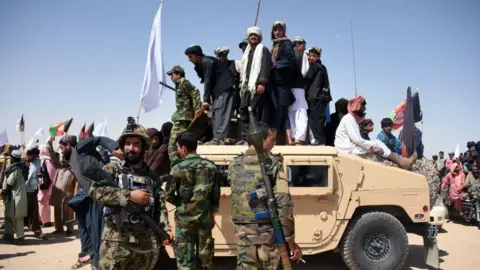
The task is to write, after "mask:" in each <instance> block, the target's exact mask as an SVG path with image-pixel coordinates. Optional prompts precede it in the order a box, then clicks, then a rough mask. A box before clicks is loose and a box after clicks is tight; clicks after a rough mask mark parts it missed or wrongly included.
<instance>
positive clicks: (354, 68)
mask: <svg viewBox="0 0 480 270" xmlns="http://www.w3.org/2000/svg"><path fill="white" fill-rule="evenodd" d="M350 34H351V36H352V56H353V78H354V80H355V96H357V95H358V92H357V68H356V65H355V45H354V43H353V24H352V20H350Z"/></svg>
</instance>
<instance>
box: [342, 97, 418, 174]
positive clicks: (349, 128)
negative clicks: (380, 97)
mask: <svg viewBox="0 0 480 270" xmlns="http://www.w3.org/2000/svg"><path fill="white" fill-rule="evenodd" d="M366 105H367V102H366V101H365V98H363V97H362V96H357V97H355V98H354V99H352V100H350V102H349V104H348V114H347V115H345V116H344V117H343V118H342V120H341V121H340V124H339V125H338V128H337V132H336V133H335V148H336V149H337V151H338V152H342V153H349V154H352V155H358V156H362V157H365V158H372V159H374V158H376V157H377V156H376V155H380V156H381V157H383V158H385V159H388V160H390V161H392V162H393V163H395V164H397V165H398V166H399V167H400V168H403V169H408V168H410V167H411V166H412V164H413V163H414V162H415V160H416V159H417V152H414V153H413V155H412V156H411V157H409V158H405V159H404V158H401V157H398V156H397V155H394V154H393V153H392V151H391V150H390V149H389V148H388V147H387V146H386V145H385V144H384V143H383V142H381V141H380V140H375V141H368V140H364V139H363V138H362V137H361V135H360V129H359V126H358V125H359V123H361V122H362V121H363V119H365V115H366V113H365V111H366V110H367V108H366ZM372 155H373V156H372Z"/></svg>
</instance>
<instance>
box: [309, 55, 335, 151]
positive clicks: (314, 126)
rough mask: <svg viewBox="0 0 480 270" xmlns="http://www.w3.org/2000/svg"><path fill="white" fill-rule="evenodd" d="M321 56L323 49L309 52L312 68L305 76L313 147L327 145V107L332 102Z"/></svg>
mask: <svg viewBox="0 0 480 270" xmlns="http://www.w3.org/2000/svg"><path fill="white" fill-rule="evenodd" d="M321 55H322V49H321V48H317V47H315V48H311V49H309V50H308V61H309V63H310V67H309V68H308V71H307V74H306V75H305V91H306V95H307V102H308V122H309V123H308V125H309V127H310V128H309V133H310V143H311V144H313V145H325V143H326V134H325V121H326V119H327V106H328V103H329V102H330V101H331V100H332V95H331V93H330V82H329V79H328V73H327V69H326V68H325V66H324V65H323V64H322V61H321V60H320V56H321Z"/></svg>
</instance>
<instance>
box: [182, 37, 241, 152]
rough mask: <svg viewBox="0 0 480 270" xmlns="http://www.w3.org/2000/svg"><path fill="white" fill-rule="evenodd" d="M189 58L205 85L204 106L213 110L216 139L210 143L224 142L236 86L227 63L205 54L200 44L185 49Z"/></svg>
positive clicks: (213, 127)
mask: <svg viewBox="0 0 480 270" xmlns="http://www.w3.org/2000/svg"><path fill="white" fill-rule="evenodd" d="M185 55H187V56H188V60H189V61H190V62H192V63H193V64H194V65H195V71H196V72H197V75H198V77H199V78H200V80H201V82H202V83H203V85H204V86H205V88H204V90H203V103H202V107H203V108H207V107H210V110H211V111H212V129H213V136H214V139H213V141H212V142H209V144H223V141H224V140H225V138H226V136H227V134H228V128H229V122H228V121H224V119H225V117H227V118H230V114H231V111H232V109H233V97H234V92H235V87H234V85H233V84H232V83H231V81H230V79H229V76H228V74H229V73H228V72H226V71H227V70H228V68H227V67H226V65H221V63H220V62H219V60H218V59H217V58H215V57H213V56H206V55H204V54H203V51H202V48H201V47H200V46H199V45H191V46H190V47H188V48H187V49H186V50H185Z"/></svg>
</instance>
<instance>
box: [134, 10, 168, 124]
mask: <svg viewBox="0 0 480 270" xmlns="http://www.w3.org/2000/svg"><path fill="white" fill-rule="evenodd" d="M162 2H163V1H162ZM142 101H143V98H141V99H140V106H139V107H138V112H137V124H138V123H140V113H141V112H142Z"/></svg>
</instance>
